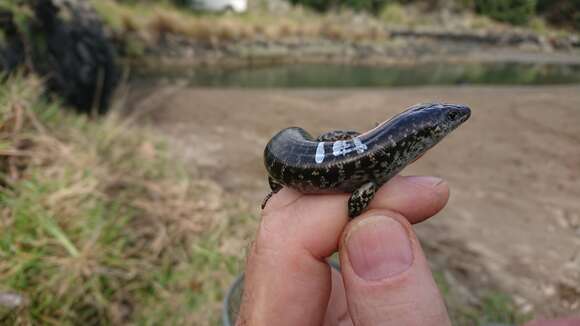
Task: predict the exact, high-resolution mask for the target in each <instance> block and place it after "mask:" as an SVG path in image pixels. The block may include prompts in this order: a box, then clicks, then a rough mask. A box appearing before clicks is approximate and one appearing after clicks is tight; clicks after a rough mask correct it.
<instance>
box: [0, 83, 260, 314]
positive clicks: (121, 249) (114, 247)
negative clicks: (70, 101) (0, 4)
mask: <svg viewBox="0 0 580 326" xmlns="http://www.w3.org/2000/svg"><path fill="white" fill-rule="evenodd" d="M39 84H40V83H39V82H38V81H37V80H35V79H30V78H15V79H11V80H8V81H6V80H5V81H3V82H2V83H1V85H0V207H1V209H0V221H1V223H0V234H2V237H1V238H0V257H1V258H2V259H1V260H0V297H1V296H3V295H6V294H13V295H15V296H17V297H18V298H21V299H22V302H21V303H20V304H18V305H17V307H16V309H8V307H3V305H2V300H0V324H17V325H39V324H42V325H100V324H128V323H130V324H141V325H159V324H170V325H175V324H182V325H191V324H196V325H204V324H212V323H215V322H216V321H217V318H219V309H220V304H219V302H220V300H221V298H222V295H223V292H224V291H225V289H227V286H228V284H229V282H230V281H231V280H232V279H233V277H234V275H236V274H237V272H238V271H239V269H240V262H241V258H242V255H243V253H240V252H239V248H240V247H243V246H244V244H243V243H245V238H246V237H248V235H247V234H244V233H243V232H244V231H240V230H251V229H253V228H249V227H243V224H244V223H250V222H251V223H252V225H253V223H254V222H253V219H252V217H251V216H248V215H243V214H240V213H239V211H238V210H237V209H236V206H235V205H233V204H227V203H226V202H222V197H223V194H222V193H221V192H220V189H219V187H217V186H216V185H215V184H213V183H212V182H210V181H207V180H203V179H198V180H192V179H191V178H189V177H188V176H187V174H186V173H185V172H184V171H183V169H181V168H180V167H179V166H178V165H177V164H174V163H172V161H171V160H170V159H169V158H168V153H167V151H166V149H165V145H164V144H163V143H162V142H160V141H158V140H156V138H158V135H154V134H152V133H151V131H147V130H145V129H137V128H134V127H130V126H128V121H121V120H120V119H118V118H115V117H114V116H110V117H108V118H106V119H104V120H91V119H90V118H87V117H85V116H77V115H73V114H71V113H68V112H66V111H63V110H62V109H61V108H60V105H58V104H56V103H49V102H46V101H44V100H41V99H40V97H39V94H40V88H39ZM232 216H234V218H230V217H232ZM240 225H242V226H241V227H240ZM226 235H227V237H226Z"/></svg>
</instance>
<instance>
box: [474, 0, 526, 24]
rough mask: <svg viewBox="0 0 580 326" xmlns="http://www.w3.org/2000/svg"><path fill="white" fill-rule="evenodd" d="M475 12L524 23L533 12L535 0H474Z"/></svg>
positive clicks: (506, 20) (515, 22)
mask: <svg viewBox="0 0 580 326" xmlns="http://www.w3.org/2000/svg"><path fill="white" fill-rule="evenodd" d="M475 3H476V9H477V12H478V13H480V14H482V15H485V16H489V17H491V18H493V19H496V20H498V21H501V22H507V23H510V24H513V25H525V24H527V23H528V22H529V21H530V19H531V18H532V16H533V15H534V14H535V9H536V0H476V1H475Z"/></svg>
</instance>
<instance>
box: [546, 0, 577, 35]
mask: <svg viewBox="0 0 580 326" xmlns="http://www.w3.org/2000/svg"><path fill="white" fill-rule="evenodd" d="M538 12H540V13H542V14H543V15H545V17H546V19H547V20H548V21H549V22H550V23H552V24H555V25H559V26H567V27H573V28H575V29H576V30H580V0H538Z"/></svg>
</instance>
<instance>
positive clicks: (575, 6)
mask: <svg viewBox="0 0 580 326" xmlns="http://www.w3.org/2000/svg"><path fill="white" fill-rule="evenodd" d="M288 1H290V2H291V3H292V4H294V5H302V6H305V7H309V8H312V9H314V10H316V11H318V12H327V11H329V10H331V9H344V8H350V9H353V10H356V11H366V12H369V13H371V14H373V15H385V14H384V13H383V12H384V10H385V8H390V7H392V6H393V5H395V6H394V7H393V8H398V7H397V5H399V6H400V5H407V4H417V5H423V6H424V7H425V8H427V9H428V10H433V9H434V8H436V7H441V6H448V5H449V2H446V1H438V0H429V1H425V0H386V1H380V0H348V1H336V0H288ZM451 3H452V6H454V7H456V8H460V9H464V10H465V9H468V10H473V11H475V12H477V13H478V14H480V15H483V16H487V17H490V18H492V19H495V20H497V21H500V22H505V23H509V24H513V25H526V24H528V23H529V22H530V21H532V19H533V18H534V17H535V15H536V13H540V14H543V15H545V16H546V17H547V18H548V19H549V20H550V22H552V23H554V24H556V25H559V26H569V27H575V28H577V29H580V0H572V1H569V0H557V1H551V0H454V1H452V2H451ZM390 12H391V11H389V13H390ZM387 16H389V17H390V15H387ZM399 16H400V15H397V16H396V17H399Z"/></svg>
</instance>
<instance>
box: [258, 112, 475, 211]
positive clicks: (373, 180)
mask: <svg viewBox="0 0 580 326" xmlns="http://www.w3.org/2000/svg"><path fill="white" fill-rule="evenodd" d="M470 115H471V111H470V109H469V108H468V107H466V106H463V105H455V104H442V103H428V104H419V105H415V106H413V107H411V108H409V109H407V110H406V111H404V112H403V113H401V114H399V115H397V116H395V117H394V118H392V119H390V120H388V121H386V122H383V123H381V124H379V125H378V126H377V127H375V128H374V129H372V130H369V131H367V132H365V133H363V134H359V133H357V132H355V131H331V132H328V133H325V134H323V135H321V136H320V137H319V138H317V139H314V138H313V137H312V136H310V135H309V134H308V133H307V132H306V131H305V130H304V129H301V128H297V127H292V128H287V129H284V130H282V131H280V132H279V133H278V134H276V135H275V136H274V137H273V138H272V139H271V140H270V142H269V143H268V145H267V146H266V149H265V151H264V164H265V166H266V169H267V171H268V174H269V180H270V188H271V189H272V194H273V193H276V192H277V191H279V190H280V189H281V188H282V187H283V186H288V187H291V188H294V189H296V190H298V191H300V192H303V193H337V192H338V193H340V192H345V193H351V197H350V199H349V202H348V215H349V216H350V217H356V216H358V215H360V213H362V212H363V211H364V209H365V208H366V207H367V206H368V204H369V202H370V201H371V200H372V198H373V196H374V194H375V192H376V190H377V189H378V188H379V187H380V186H381V185H383V184H384V183H385V182H387V181H388V180H389V179H391V178H392V177H393V176H395V175H396V174H397V173H399V172H400V171H401V170H402V169H403V168H404V167H405V166H407V165H408V164H409V163H411V162H413V161H415V160H416V159H417V158H418V157H420V156H421V155H423V154H424V153H425V152H426V151H427V150H428V149H429V148H431V147H433V146H434V145H435V144H437V143H438V142H439V141H440V140H442V139H443V138H444V137H445V136H447V135H448V134H449V133H450V132H451V131H453V130H454V129H455V128H457V127H458V126H459V125H461V124H462V123H463V122H465V121H466V120H467V119H468V118H469V116H470ZM272 194H270V195H268V197H267V198H266V199H265V200H264V203H263V205H262V207H264V206H265V204H266V201H267V200H268V199H269V198H270V197H271V196H272Z"/></svg>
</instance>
